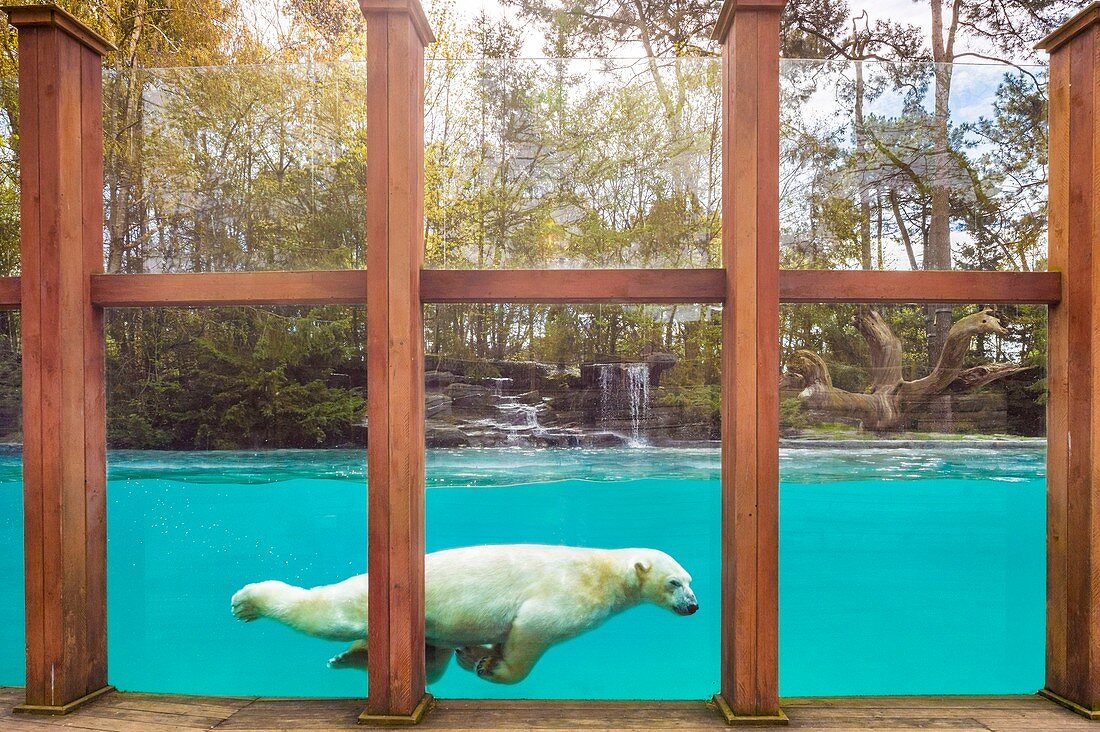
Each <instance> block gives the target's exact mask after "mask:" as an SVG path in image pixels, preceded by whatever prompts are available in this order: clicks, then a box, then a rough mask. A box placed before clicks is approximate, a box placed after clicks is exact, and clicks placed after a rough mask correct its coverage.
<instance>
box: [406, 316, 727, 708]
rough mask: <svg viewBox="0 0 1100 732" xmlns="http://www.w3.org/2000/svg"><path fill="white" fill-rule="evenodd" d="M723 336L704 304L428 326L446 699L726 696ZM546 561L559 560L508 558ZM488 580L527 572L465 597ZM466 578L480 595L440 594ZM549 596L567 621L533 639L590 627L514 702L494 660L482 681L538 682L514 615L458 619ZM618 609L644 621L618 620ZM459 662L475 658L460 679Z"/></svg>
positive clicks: (461, 586)
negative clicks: (498, 646)
mask: <svg viewBox="0 0 1100 732" xmlns="http://www.w3.org/2000/svg"><path fill="white" fill-rule="evenodd" d="M720 322H721V318H720V314H719V313H718V312H717V311H716V310H715V309H713V308H709V307H707V306H702V307H700V306H694V305H666V306H644V307H623V306H583V307H572V306H570V307H562V306H541V305H497V306H490V305H452V306H436V307H428V308H427V309H426V314H425V323H424V324H425V340H426V349H425V350H426V353H427V354H428V355H427V359H428V365H427V368H428V371H427V374H426V393H427V420H428V421H427V441H428V446H429V449H428V463H427V484H428V488H427V501H426V504H427V509H426V510H427V519H426V520H427V533H426V537H427V538H426V540H427V550H428V552H429V554H428V558H427V587H426V591H427V612H428V634H429V637H430V638H434V639H435V640H437V641H439V643H437V644H436V645H437V646H438V647H440V648H442V649H443V650H442V651H441V652H440V654H439V655H438V656H437V658H438V659H439V660H440V664H439V666H438V667H437V669H436V670H437V673H436V674H434V675H432V674H430V676H432V679H431V681H430V683H429V688H430V690H431V691H432V693H433V694H436V695H438V696H440V697H449V698H454V697H469V698H486V697H507V698H564V699H605V698H610V699H645V698H652V699H699V698H705V697H706V696H707V695H708V694H712V693H714V690H715V689H717V688H718V683H719V678H718V674H719V665H718V664H719V652H720V648H719V643H718V637H719V633H718V631H719V615H720V611H719V606H720V603H719V582H720V556H719V547H720V543H719V536H720V516H719V505H720V504H719V495H720V494H719V461H718V450H717V442H716V440H717V439H718V437H719V429H720V426H719V398H720V393H719V340H720V332H721V326H720ZM529 543H534V544H541V545H549V546H535V547H529V546H528V547H514V546H511V547H507V546H506V547H501V546H499V545H515V544H529ZM562 546H565V547H580V548H579V549H562V548H561V547H562ZM627 547H635V548H634V549H629V550H627V551H625V552H618V553H603V552H600V551H594V550H601V549H602V550H607V549H623V548H627ZM447 549H456V552H453V553H442V550H447ZM435 552H441V553H439V554H436V553H435ZM658 552H661V553H658ZM665 553H667V554H665ZM513 557H522V562H521V563H520V565H521V566H519V568H515V567H513V565H511V564H510V562H511V558H513ZM638 562H640V563H641V564H642V567H641V568H640V569H639V568H637V567H636V563H638ZM604 563H606V564H604ZM479 566H480V567H488V568H489V570H488V572H489V574H491V575H492V574H495V573H496V572H498V571H499V572H502V573H507V572H512V574H508V576H509V577H510V579H509V581H508V582H506V583H505V586H503V587H497V588H495V589H494V590H492V597H490V596H489V595H487V594H486V591H485V588H484V587H482V586H479V584H478V581H477V580H476V579H475V580H474V581H470V580H469V579H468V578H470V577H471V576H472V577H475V578H476V577H477V574H476V572H477V568H478V567H479ZM465 567H470V568H471V569H470V571H468V572H465V573H464V572H462V571H460V570H461V569H462V568H465ZM509 567H511V569H507V568H509ZM600 567H604V569H599V568H600ZM440 573H442V574H440ZM684 574H689V575H690V578H691V580H690V583H688V587H689V588H690V590H691V592H692V593H693V594H694V597H695V598H696V601H697V603H698V605H697V608H698V612H697V613H694V614H691V616H690V617H678V616H677V612H676V610H677V609H678V610H679V611H680V612H681V613H688V612H690V611H691V610H692V609H693V605H694V601H693V600H692V596H691V595H689V594H688V593H687V591H686V590H685V589H684V588H682V587H676V586H674V584H672V581H673V580H675V581H676V582H681V581H686V580H687V577H686V576H682V575H684ZM451 576H460V577H462V578H467V579H464V580H463V581H459V582H456V583H453V584H450V583H449V584H446V585H441V584H440V583H441V582H442V581H443V579H442V578H444V577H451ZM497 581H499V580H497ZM535 583H540V585H539V586H540V587H541V589H531V585H533V584H535ZM541 583H545V584H541ZM490 584H491V583H490ZM640 587H641V588H644V593H646V594H647V596H648V597H649V598H650V599H651V601H650V602H646V601H643V600H641V599H640V596H641V595H642V594H643V590H640V589H638V588H640ZM535 592H547V593H551V595H552V597H553V599H552V602H553V603H555V604H554V606H553V610H552V611H549V612H548V614H547V615H546V616H545V617H541V618H538V619H535V620H533V621H532V622H533V623H539V622H557V621H560V622H563V623H565V622H572V621H571V620H570V618H573V619H577V618H579V620H576V622H577V623H578V628H577V635H576V637H573V638H571V639H569V640H566V641H564V642H563V643H561V644H560V645H557V644H555V645H553V646H552V647H550V648H549V650H547V652H546V653H545V655H543V656H541V658H538V659H537V663H535V664H534V665H533V667H532V668H531V669H530V673H529V675H526V676H525V677H523V678H522V680H520V681H519V683H516V684H512V685H508V684H502V683H492V682H491V681H487V680H486V679H485V678H479V676H478V674H477V673H475V672H471V671H469V670H467V668H465V667H464V666H463V664H465V666H474V665H476V663H477V662H479V661H481V659H483V658H484V659H489V660H487V661H481V667H482V673H483V674H484V673H489V675H490V677H492V678H496V679H497V680H498V681H499V680H507V679H508V678H513V680H514V678H518V677H519V676H522V675H523V673H524V671H525V665H526V663H525V660H524V659H525V658H526V657H525V656H524V654H523V648H522V643H521V639H519V638H516V637H513V636H511V635H505V634H504V630H503V628H504V625H506V624H509V625H512V628H513V630H512V631H511V632H512V633H515V632H516V631H515V628H516V627H520V626H518V625H517V624H515V623H512V622H511V621H513V620H515V618H514V617H510V616H508V615H509V613H510V612H512V611H507V610H502V611H501V612H502V615H501V617H500V618H499V619H498V620H499V622H500V626H499V627H498V626H497V625H494V624H493V623H490V622H478V623H475V624H474V625H473V626H464V625H462V623H461V620H460V619H458V618H456V617H455V614H456V613H458V614H459V615H461V612H462V610H461V608H463V607H464V606H465V607H470V608H473V607H475V606H477V607H482V606H484V604H485V603H490V602H492V601H493V598H495V599H497V600H501V601H503V602H504V603H505V605H508V606H510V603H515V602H517V601H518V598H519V597H521V596H524V597H525V596H526V595H524V593H535ZM619 593H623V594H624V596H625V597H626V598H627V599H626V600H624V602H625V603H626V606H627V608H632V606H633V605H634V604H635V602H636V599H635V598H637V601H638V602H640V606H639V607H637V608H632V609H629V610H628V611H627V612H622V614H619V612H618V611H619V609H620V608H618V607H616V602H617V600H616V597H617V596H618V595H619ZM582 600H583V601H582ZM586 602H590V603H592V605H591V606H590V607H587V608H586V607H585V603H586ZM463 603H465V605H463ZM456 608H457V609H456ZM670 610H672V612H670ZM605 611H606V612H607V613H609V614H610V616H611V617H609V619H608V620H607V622H606V624H604V623H602V622H601V621H602V620H603V617H602V616H601V614H602V613H603V612H605ZM479 615H480V617H482V619H483V620H484V614H482V613H481V611H479ZM506 616H508V617H506ZM589 623H591V626H592V627H591V628H589V629H588V632H583V628H584V626H586V625H588V624H589ZM596 626H599V627H596ZM464 633H466V635H463V634H464ZM532 633H533V635H534V636H536V639H535V641H534V642H535V643H536V644H537V643H538V638H537V636H538V631H537V630H536V631H532ZM498 642H503V644H504V645H503V647H502V650H501V651H500V653H496V654H494V652H493V651H492V649H490V648H489V647H488V646H489V644H492V643H498ZM448 644H452V645H460V646H462V647H463V648H464V649H465V650H463V651H460V652H459V653H458V654H457V659H456V660H455V661H453V662H452V661H451V656H453V655H456V654H454V653H452V652H451V650H450V647H449V646H448ZM483 644H484V646H483ZM669 648H675V649H676V650H675V652H674V653H672V654H670V653H668V650H667V649H669ZM505 664H508V665H505ZM503 669H509V670H503ZM494 674H497V676H493V675H494ZM500 674H515V675H516V677H509V676H508V675H500Z"/></svg>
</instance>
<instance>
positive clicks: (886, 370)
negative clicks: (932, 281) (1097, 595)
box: [779, 305, 1047, 696]
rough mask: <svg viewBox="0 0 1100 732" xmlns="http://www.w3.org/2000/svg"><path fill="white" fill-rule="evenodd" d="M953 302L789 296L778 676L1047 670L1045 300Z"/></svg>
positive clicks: (972, 678) (910, 677)
mask: <svg viewBox="0 0 1100 732" xmlns="http://www.w3.org/2000/svg"><path fill="white" fill-rule="evenodd" d="M951 317H952V319H953V320H954V322H955V325H954V326H953V328H952V331H951V336H950V338H949V345H948V348H947V351H946V352H944V356H943V358H942V359H940V353H941V351H940V350H938V349H930V348H929V345H928V344H929V343H932V342H934V341H933V339H931V338H929V334H928V333H927V332H926V328H925V323H926V322H927V320H926V310H925V308H922V307H916V306H906V307H889V308H879V309H877V310H876V309H873V308H871V307H869V306H849V305H798V306H785V307H784V309H783V320H782V324H783V329H782V347H783V354H784V358H785V362H786V364H787V366H786V373H785V374H784V377H783V383H782V387H781V396H782V399H781V404H782V418H781V421H782V425H783V434H784V437H785V439H784V443H783V445H784V446H783V450H782V459H781V465H780V479H781V481H782V484H781V497H780V500H781V511H780V543H779V546H780V564H779V566H780V598H781V599H780V643H781V647H780V669H781V679H780V692H781V693H782V694H783V695H786V696H811V695H864V694H1022V693H1032V692H1034V690H1035V689H1037V688H1041V686H1042V684H1043V675H1044V628H1045V619H1044V609H1045V561H1046V560H1045V547H1046V482H1045V475H1046V471H1045V467H1046V466H1045V446H1046V441H1045V439H1043V435H1044V433H1045V424H1044V421H1045V406H1044V405H1045V401H1046V381H1045V358H1046V353H1045V351H1046V327H1047V326H1046V312H1045V308H1044V307H1034V306H1030V307H1004V308H1001V309H1000V310H997V311H990V310H981V309H979V308H977V307H973V306H971V307H956V308H954V310H953V312H952V313H951ZM929 350H932V357H931V358H930V357H929ZM891 353H892V354H895V355H894V356H890V355H889V354H891ZM934 362H935V363H938V364H939V365H938V366H936V367H935V368H932V367H930V366H929V364H930V363H934ZM830 379H831V385H830ZM899 384H900V385H899Z"/></svg>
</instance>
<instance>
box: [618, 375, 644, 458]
mask: <svg viewBox="0 0 1100 732" xmlns="http://www.w3.org/2000/svg"><path fill="white" fill-rule="evenodd" d="M623 372H624V376H625V377H626V378H625V382H626V393H627V397H628V398H629V400H630V437H631V439H632V440H633V442H634V443H635V444H642V422H643V421H645V420H646V419H647V418H648V417H649V365H648V364H644V363H631V364H627V365H625V366H624V367H623Z"/></svg>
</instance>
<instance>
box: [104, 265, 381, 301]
mask: <svg viewBox="0 0 1100 732" xmlns="http://www.w3.org/2000/svg"><path fill="white" fill-rule="evenodd" d="M92 301H93V302H94V303H96V304H97V305H100V306H102V307H108V308H138V307H232V306H235V305H335V304H349V305H351V304H357V305H362V304H364V303H366V301H367V273H366V271H365V270H343V271H331V272H328V271H326V272H203V273H199V274H136V275H127V274H112V275H93V276H92Z"/></svg>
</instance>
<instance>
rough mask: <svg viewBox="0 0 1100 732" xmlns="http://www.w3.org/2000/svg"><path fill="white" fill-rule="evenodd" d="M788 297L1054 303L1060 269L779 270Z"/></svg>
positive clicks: (787, 299) (781, 287) (1059, 289)
mask: <svg viewBox="0 0 1100 732" xmlns="http://www.w3.org/2000/svg"><path fill="white" fill-rule="evenodd" d="M779 299H780V300H781V301H783V302H805V303H812V302H858V303H916V302H943V303H1003V304H1006V305H1008V304H1037V305H1044V304H1045V305H1054V304H1056V303H1058V302H1059V301H1060V300H1061V299H1062V275H1061V274H1060V273H1059V272H971V271H965V272H964V271H959V270H954V271H950V272H942V271H927V272H926V271H923V270H917V271H908V270H903V271H898V272H883V271H877V270H876V271H865V270H794V269H785V270H783V271H782V272H781V273H780V276H779Z"/></svg>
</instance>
